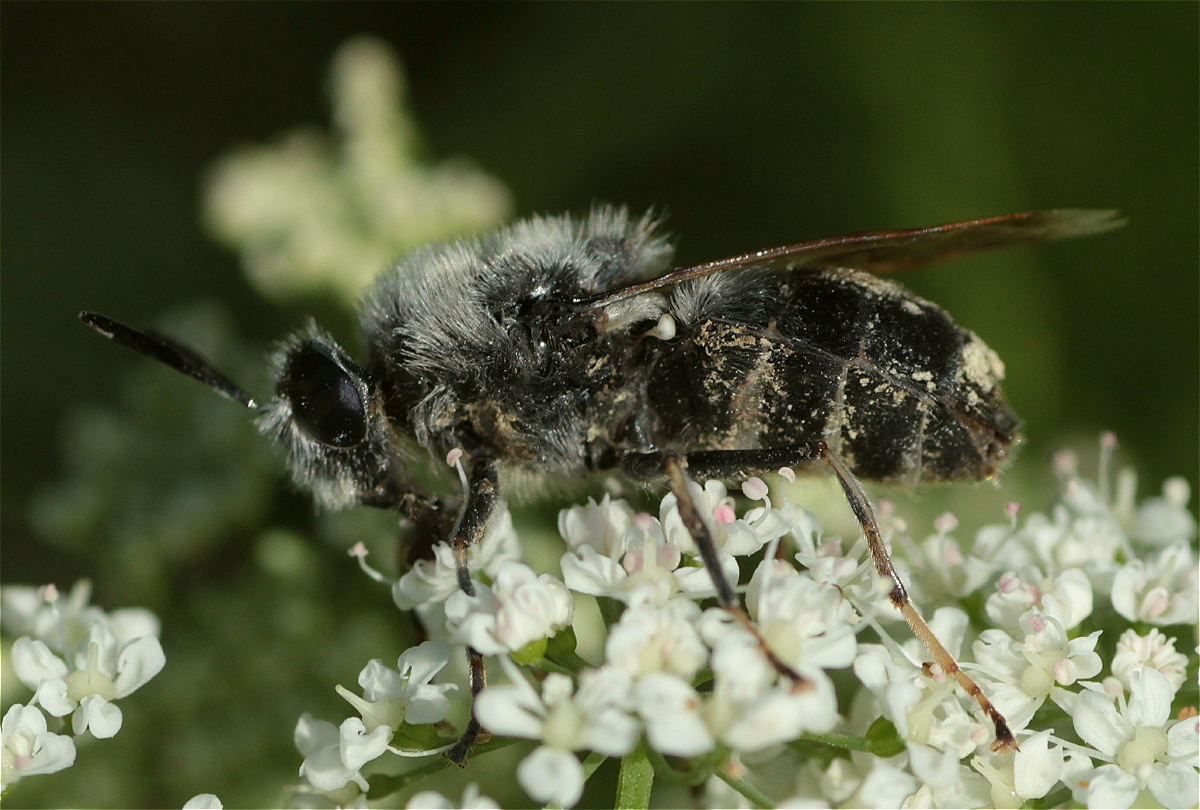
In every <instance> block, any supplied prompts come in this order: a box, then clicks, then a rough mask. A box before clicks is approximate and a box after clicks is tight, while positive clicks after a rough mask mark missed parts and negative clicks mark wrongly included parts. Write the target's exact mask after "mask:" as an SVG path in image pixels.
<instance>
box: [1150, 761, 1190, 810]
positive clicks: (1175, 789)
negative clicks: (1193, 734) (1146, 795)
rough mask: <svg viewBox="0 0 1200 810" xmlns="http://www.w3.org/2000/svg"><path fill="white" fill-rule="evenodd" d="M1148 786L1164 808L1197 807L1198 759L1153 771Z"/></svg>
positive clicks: (1159, 767)
mask: <svg viewBox="0 0 1200 810" xmlns="http://www.w3.org/2000/svg"><path fill="white" fill-rule="evenodd" d="M1146 786H1147V787H1148V788H1150V792H1151V793H1152V794H1154V798H1155V799H1158V801H1159V802H1160V803H1161V804H1162V806H1163V807H1195V806H1196V803H1197V802H1200V776H1197V773H1196V758H1195V757H1192V759H1191V760H1190V761H1188V762H1172V763H1170V764H1168V765H1160V766H1157V767H1155V768H1153V769H1151V772H1150V778H1149V779H1148V780H1147V782H1146Z"/></svg>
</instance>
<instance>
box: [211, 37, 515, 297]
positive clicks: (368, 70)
mask: <svg viewBox="0 0 1200 810" xmlns="http://www.w3.org/2000/svg"><path fill="white" fill-rule="evenodd" d="M330 87H331V95H332V98H333V104H334V111H333V113H334V122H335V125H336V130H335V131H336V139H334V140H333V142H332V143H331V142H330V140H331V139H328V138H326V137H325V136H324V135H323V134H322V133H319V132H316V131H313V130H309V129H305V130H299V131H296V132H292V133H289V134H288V135H286V136H284V137H283V138H282V139H281V140H280V142H279V143H278V144H276V145H272V146H255V147H244V148H242V149H240V150H238V151H235V152H233V153H231V154H229V155H227V156H225V157H223V158H222V159H221V160H220V161H219V162H218V163H217V165H216V166H214V167H213V170H212V172H211V173H210V176H209V178H208V184H207V188H206V195H205V201H204V213H205V219H206V223H207V225H208V227H209V230H210V231H211V232H212V234H213V236H215V237H216V238H217V239H218V240H219V241H221V242H223V243H225V244H226V245H228V246H229V247H231V248H232V249H234V250H236V251H237V252H238V253H239V254H241V257H242V263H243V265H244V266H245V268H246V272H247V275H248V276H249V278H250V281H251V282H252V283H253V284H254V285H255V286H256V287H257V288H258V289H259V290H260V291H261V292H263V293H264V294H266V295H267V296H269V297H272V298H276V299H287V298H294V297H296V296H298V295H304V294H313V293H317V294H321V293H326V292H332V293H334V294H335V295H337V296H339V297H340V298H341V299H342V300H344V301H345V302H346V303H347V304H353V303H355V302H356V301H357V300H358V297H359V295H360V294H361V292H362V290H363V288H364V287H365V286H366V285H367V284H368V283H369V282H370V281H371V280H372V279H374V278H375V276H376V274H378V272H379V268H381V267H386V266H387V265H388V263H389V262H390V261H392V260H393V259H394V258H395V257H396V256H402V255H404V254H406V253H408V252H409V251H411V250H413V249H414V248H416V247H419V246H421V245H424V244H428V243H429V242H434V241H440V240H444V239H448V238H450V237H453V236H458V235H460V234H463V233H468V232H471V231H478V230H487V229H489V228H492V227H494V226H495V225H496V224H498V223H499V222H500V221H502V220H503V219H504V218H505V217H506V216H507V214H508V210H509V208H510V201H509V195H508V191H507V190H506V189H505V188H504V186H503V185H502V184H501V183H500V182H499V181H498V180H496V179H495V178H493V177H491V176H489V175H487V174H485V173H483V172H482V171H480V170H479V169H477V168H475V167H474V166H472V165H471V164H470V163H469V162H468V161H466V160H464V159H462V158H455V159H450V160H446V161H444V162H442V163H439V164H437V165H427V164H426V163H424V162H423V161H422V160H421V159H420V152H421V149H420V147H419V139H418V135H417V126H416V123H415V121H414V120H413V119H412V116H411V114H410V113H409V111H408V110H407V109H406V108H405V105H404V101H405V99H404V95H405V87H404V72H403V69H402V68H401V66H400V62H399V60H398V59H397V58H396V55H395V54H394V53H393V52H392V51H391V49H390V48H388V46H387V45H386V44H384V43H383V42H382V41H380V40H378V39H375V38H373V37H367V36H360V37H356V38H353V39H351V40H349V41H348V42H347V43H346V44H344V45H343V46H342V47H341V48H340V49H339V50H338V52H337V54H336V55H335V57H334V60H333V68H332V71H331V76H330Z"/></svg>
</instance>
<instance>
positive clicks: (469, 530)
mask: <svg viewBox="0 0 1200 810" xmlns="http://www.w3.org/2000/svg"><path fill="white" fill-rule="evenodd" d="M499 497H500V481H499V474H498V472H497V469H496V462H495V461H494V460H492V459H490V458H482V459H476V460H475V463H474V465H473V466H472V468H471V477H470V479H469V483H468V485H467V494H466V499H465V501H464V502H463V510H462V515H461V516H460V517H459V519H458V525H457V526H456V527H455V529H454V537H453V539H452V540H451V543H450V545H451V548H453V550H454V563H455V566H456V567H457V570H458V587H459V589H460V590H461V591H462V592H463V593H465V594H466V595H467V596H474V595H475V583H474V582H472V581H471V569H470V568H469V567H468V565H467V563H468V556H469V552H470V549H471V547H472V546H477V545H479V543H480V542H481V541H482V540H483V534H484V532H485V531H486V530H487V524H488V520H489V519H490V518H491V516H492V512H493V511H495V509H496V501H497V500H498V499H499ZM467 661H468V665H469V667H470V674H471V677H470V681H471V719H470V720H469V721H468V722H467V727H466V729H465V730H464V731H463V733H462V736H461V737H459V739H458V742H457V743H455V744H454V747H453V748H451V749H450V750H449V751H447V752H446V756H447V757H448V758H449V759H450V761H451V762H454V763H455V764H456V765H459V766H463V765H466V763H467V754H468V753H470V751H471V747H472V746H473V745H475V740H476V738H477V737H478V736H479V732H480V730H481V728H480V725H479V720H478V719H476V717H475V698H476V697H478V695H479V693H480V692H482V691H483V688H484V687H485V686H487V671H486V670H485V669H484V667H483V656H482V655H480V654H479V652H478V651H477V650H476V649H475V648H474V647H467Z"/></svg>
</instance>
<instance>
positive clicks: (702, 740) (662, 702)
mask: <svg viewBox="0 0 1200 810" xmlns="http://www.w3.org/2000/svg"><path fill="white" fill-rule="evenodd" d="M636 695H637V707H638V713H639V714H640V715H641V716H642V719H643V720H644V721H645V723H646V737H647V739H648V740H649V742H650V747H651V748H653V749H654V750H655V751H658V752H659V753H662V754H670V755H672V756H677V757H694V756H697V755H699V754H703V753H705V752H707V751H711V750H712V748H713V738H712V734H710V733H709V731H708V727H707V726H706V725H705V724H704V719H703V717H702V716H701V713H700V711H701V706H702V705H703V701H702V699H701V697H700V694H699V693H698V692H697V691H696V690H695V689H694V688H692V686H691V684H689V683H687V682H686V681H684V680H683V679H682V678H679V677H677V676H675V675H669V674H666V673H661V672H656V673H651V674H649V675H645V676H643V677H642V678H640V679H639V680H638V683H637V687H636Z"/></svg>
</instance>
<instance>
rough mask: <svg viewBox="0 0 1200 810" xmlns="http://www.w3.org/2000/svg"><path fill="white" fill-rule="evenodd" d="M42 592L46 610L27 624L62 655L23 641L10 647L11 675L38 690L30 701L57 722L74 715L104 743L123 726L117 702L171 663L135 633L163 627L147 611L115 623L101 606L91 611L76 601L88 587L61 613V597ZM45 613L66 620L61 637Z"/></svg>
mask: <svg viewBox="0 0 1200 810" xmlns="http://www.w3.org/2000/svg"><path fill="white" fill-rule="evenodd" d="M42 593H43V595H45V596H46V597H47V598H46V599H45V602H46V607H47V608H48V609H49V613H48V614H41V613H40V609H39V611H37V612H35V613H34V614H29V613H26V614H25V618H26V621H27V622H32V624H33V625H34V626H35V628H36V629H40V632H41V633H42V634H43V635H45V636H46V637H47V638H49V639H51V641H52V642H55V646H56V648H57V649H59V650H65V653H64V655H63V657H62V658H60V657H59V656H58V655H55V654H54V652H52V647H51V644H48V643H47V642H45V641H42V640H41V639H32V638H30V637H28V636H22V637H21V638H18V639H17V640H16V641H15V642H13V647H12V663H13V670H14V672H15V673H16V675H17V677H18V678H19V679H20V680H21V682H22V683H24V684H25V685H26V686H28V687H29V688H30V689H32V690H34V698H33V702H35V703H38V704H40V705H41V706H42V707H43V708H44V709H45V710H46V711H47V712H48V713H50V714H51V715H53V716H55V717H65V716H67V715H69V714H70V715H72V717H71V723H72V729H73V731H74V732H75V733H76V734H84V733H86V732H91V734H92V736H94V737H97V738H101V739H104V738H108V737H112V736H113V735H115V734H116V733H117V732H118V731H119V730H120V728H121V722H122V718H121V710H120V709H119V708H117V706H116V705H114V704H113V703H112V701H115V700H118V699H120V698H123V697H126V696H128V695H129V694H131V693H132V692H134V691H136V690H137V689H139V688H140V687H141V686H142V685H144V684H145V683H146V682H147V681H149V680H150V679H151V678H153V677H154V676H155V675H157V674H158V673H159V672H160V671H161V670H162V668H163V666H164V664H165V663H166V657H165V655H164V654H163V649H162V644H160V643H159V640H158V638H157V637H155V636H153V635H143V636H136V635H133V634H134V633H138V632H143V631H150V632H157V631H158V622H157V620H156V619H153V617H152V614H149V612H148V611H143V610H129V611H124V612H123V613H121V614H120V615H119V616H117V617H116V618H113V617H110V616H108V615H106V614H105V613H104V612H103V611H102V610H99V609H98V608H89V607H86V606H85V605H84V604H83V603H82V602H80V601H78V599H77V598H76V597H78V595H80V594H83V595H84V596H85V597H86V595H87V594H89V593H90V589H89V588H86V587H85V588H80V587H78V586H77V587H76V588H75V589H74V590H73V592H72V599H71V601H70V602H69V603H68V605H67V608H68V610H66V611H64V612H63V613H60V612H59V611H58V610H57V609H56V606H57V604H58V602H59V601H60V600H58V598H57V595H56V593H55V592H53V591H52V590H51V591H46V590H43V591H42ZM40 615H49V616H52V617H58V618H61V619H64V623H63V624H61V625H60V626H59V627H58V629H57V632H56V631H55V630H54V628H53V627H51V626H50V625H48V624H44V623H43V621H42V620H41V619H40V618H39V616H40ZM147 617H149V618H147ZM39 625H40V627H38V626H39ZM26 626H29V625H28V624H27V625H26ZM80 630H83V634H82V636H81V637H79V638H78V639H77V640H76V641H75V642H74V643H73V644H72V643H71V642H70V639H71V638H72V637H75V636H76V634H77V632H78V631H80Z"/></svg>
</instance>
